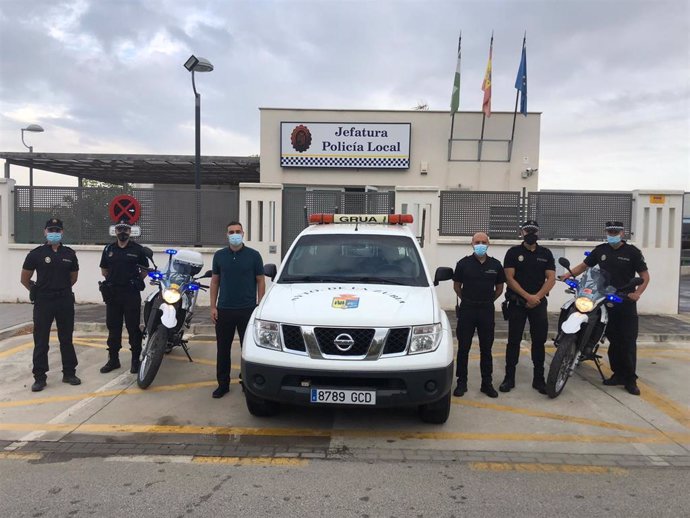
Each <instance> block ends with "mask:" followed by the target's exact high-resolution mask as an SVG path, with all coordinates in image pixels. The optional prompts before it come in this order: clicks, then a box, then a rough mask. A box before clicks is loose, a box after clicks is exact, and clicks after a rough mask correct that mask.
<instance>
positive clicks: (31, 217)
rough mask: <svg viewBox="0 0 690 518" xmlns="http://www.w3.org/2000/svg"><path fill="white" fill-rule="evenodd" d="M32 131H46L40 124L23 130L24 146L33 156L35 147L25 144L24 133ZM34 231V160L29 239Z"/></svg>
mask: <svg viewBox="0 0 690 518" xmlns="http://www.w3.org/2000/svg"><path fill="white" fill-rule="evenodd" d="M25 131H30V132H32V133H42V132H43V131H45V130H44V129H43V128H42V127H41V126H39V125H38V124H29V125H28V126H27V127H26V128H22V144H24V147H26V148H27V149H28V150H29V153H31V154H33V152H34V147H33V146H28V145H27V144H26V142H24V132H25ZM33 231H34V165H33V158H32V160H31V165H30V166H29V239H31V236H32V235H33ZM32 242H33V241H32Z"/></svg>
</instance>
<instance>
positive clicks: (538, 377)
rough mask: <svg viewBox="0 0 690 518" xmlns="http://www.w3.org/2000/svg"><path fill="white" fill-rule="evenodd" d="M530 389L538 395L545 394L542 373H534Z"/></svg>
mask: <svg viewBox="0 0 690 518" xmlns="http://www.w3.org/2000/svg"><path fill="white" fill-rule="evenodd" d="M532 388H533V389H534V390H536V391H538V392H539V393H540V394H546V381H545V380H544V371H537V370H535V371H534V378H533V379H532Z"/></svg>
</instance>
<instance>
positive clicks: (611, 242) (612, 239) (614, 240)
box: [606, 235, 621, 245]
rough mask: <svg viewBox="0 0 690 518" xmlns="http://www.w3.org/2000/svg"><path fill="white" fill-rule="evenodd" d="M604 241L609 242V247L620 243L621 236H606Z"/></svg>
mask: <svg viewBox="0 0 690 518" xmlns="http://www.w3.org/2000/svg"><path fill="white" fill-rule="evenodd" d="M606 241H608V242H609V245H617V244H618V243H620V242H621V236H620V235H617V236H606Z"/></svg>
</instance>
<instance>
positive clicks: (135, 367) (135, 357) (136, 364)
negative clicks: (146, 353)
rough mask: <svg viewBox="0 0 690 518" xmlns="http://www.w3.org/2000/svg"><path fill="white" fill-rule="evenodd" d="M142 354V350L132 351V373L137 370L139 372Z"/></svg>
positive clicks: (130, 370)
mask: <svg viewBox="0 0 690 518" xmlns="http://www.w3.org/2000/svg"><path fill="white" fill-rule="evenodd" d="M140 354H141V352H140V351H137V352H134V351H132V366H131V367H130V368H129V372H131V373H132V374H136V373H137V372H139V365H141V361H140V360H139V355H140Z"/></svg>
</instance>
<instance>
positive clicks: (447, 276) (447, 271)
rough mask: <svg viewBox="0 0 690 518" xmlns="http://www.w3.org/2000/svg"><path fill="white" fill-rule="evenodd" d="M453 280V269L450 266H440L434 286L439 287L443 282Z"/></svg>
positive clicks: (435, 276)
mask: <svg viewBox="0 0 690 518" xmlns="http://www.w3.org/2000/svg"><path fill="white" fill-rule="evenodd" d="M452 278H453V269H452V268H449V267H448V266H439V267H438V268H436V274H435V275H434V286H438V284H439V283H440V282H441V281H449V280H451V279H452Z"/></svg>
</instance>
